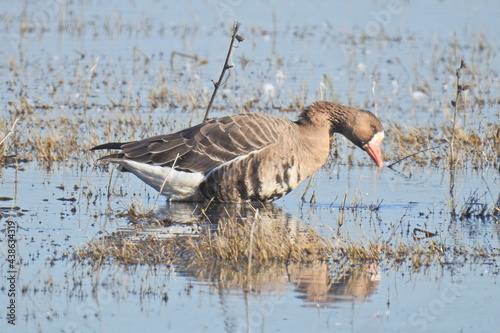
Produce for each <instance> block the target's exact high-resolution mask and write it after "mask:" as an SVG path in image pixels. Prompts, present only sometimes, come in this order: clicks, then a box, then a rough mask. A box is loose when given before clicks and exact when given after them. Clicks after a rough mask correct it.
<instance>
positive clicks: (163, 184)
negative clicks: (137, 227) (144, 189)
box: [151, 154, 179, 211]
mask: <svg viewBox="0 0 500 333" xmlns="http://www.w3.org/2000/svg"><path fill="white" fill-rule="evenodd" d="M178 159H179V154H177V156H175V160H174V163H172V167H171V168H170V170H168V173H167V175H166V176H165V178H164V179H163V183H162V184H161V187H160V190H159V191H158V195H157V196H156V199H155V202H154V204H153V208H151V211H153V210H154V209H155V208H156V203H157V202H158V199H159V198H160V196H161V194H162V192H163V189H164V188H165V185H166V184H167V180H168V176H170V173H172V171H174V168H175V167H176V164H177V160H178Z"/></svg>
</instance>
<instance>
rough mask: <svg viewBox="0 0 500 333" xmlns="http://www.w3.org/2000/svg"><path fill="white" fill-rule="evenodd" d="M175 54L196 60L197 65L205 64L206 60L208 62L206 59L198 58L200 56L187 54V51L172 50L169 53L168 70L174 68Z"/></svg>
mask: <svg viewBox="0 0 500 333" xmlns="http://www.w3.org/2000/svg"><path fill="white" fill-rule="evenodd" d="M175 56H179V57H184V58H189V59H193V60H194V61H197V62H198V66H203V65H206V64H207V62H208V61H207V60H206V59H203V58H200V57H198V56H195V55H191V54H187V53H182V52H177V51H172V53H170V70H171V71H173V70H174V57H175Z"/></svg>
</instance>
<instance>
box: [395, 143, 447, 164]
mask: <svg viewBox="0 0 500 333" xmlns="http://www.w3.org/2000/svg"><path fill="white" fill-rule="evenodd" d="M441 145H442V143H440V144H438V145H437V146H432V147H429V148H426V149H423V150H419V151H417V152H416V153H413V154H410V155H408V156H405V157H403V158H400V159H399V160H397V161H396V162H394V163H391V164H389V165H388V166H387V167H388V168H391V169H392V167H393V166H394V165H395V164H398V163H399V162H403V161H404V160H406V159H407V158H410V157H413V156H415V155H418V154H420V153H423V152H426V151H428V150H432V149H436V148H439V147H440V146H441Z"/></svg>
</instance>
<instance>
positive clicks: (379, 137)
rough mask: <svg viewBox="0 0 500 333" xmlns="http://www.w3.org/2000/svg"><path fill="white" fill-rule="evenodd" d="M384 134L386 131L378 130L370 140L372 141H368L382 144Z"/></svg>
mask: <svg viewBox="0 0 500 333" xmlns="http://www.w3.org/2000/svg"><path fill="white" fill-rule="evenodd" d="M384 136H385V134H384V131H380V132H377V133H375V135H374V136H373V138H372V139H371V140H370V142H368V144H377V145H380V143H381V142H382V140H384Z"/></svg>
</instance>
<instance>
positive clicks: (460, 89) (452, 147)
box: [450, 58, 469, 169]
mask: <svg viewBox="0 0 500 333" xmlns="http://www.w3.org/2000/svg"><path fill="white" fill-rule="evenodd" d="M466 68H467V64H466V63H465V60H464V59H463V58H462V59H461V61H460V67H459V68H457V72H456V76H457V96H456V100H455V103H452V104H453V106H454V107H455V112H454V114H453V127H452V130H451V141H450V169H453V168H454V166H455V159H454V150H455V127H456V120H457V113H458V109H459V108H463V107H464V106H463V99H462V92H464V91H465V90H467V89H469V86H463V85H461V84H460V76H461V74H462V73H461V72H462V69H466Z"/></svg>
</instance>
